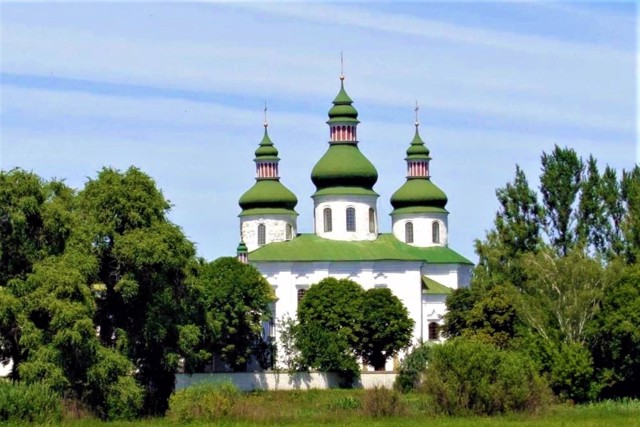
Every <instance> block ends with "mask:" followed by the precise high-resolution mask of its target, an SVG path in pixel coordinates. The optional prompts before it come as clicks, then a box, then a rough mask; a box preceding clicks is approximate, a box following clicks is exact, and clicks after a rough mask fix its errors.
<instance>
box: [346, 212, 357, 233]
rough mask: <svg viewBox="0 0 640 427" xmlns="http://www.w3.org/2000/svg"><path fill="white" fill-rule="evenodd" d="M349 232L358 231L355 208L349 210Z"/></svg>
mask: <svg viewBox="0 0 640 427" xmlns="http://www.w3.org/2000/svg"><path fill="white" fill-rule="evenodd" d="M347 231H356V210H355V208H347Z"/></svg>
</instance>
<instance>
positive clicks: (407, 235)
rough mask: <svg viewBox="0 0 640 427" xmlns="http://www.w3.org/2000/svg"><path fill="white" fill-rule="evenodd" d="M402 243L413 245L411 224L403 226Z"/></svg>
mask: <svg viewBox="0 0 640 427" xmlns="http://www.w3.org/2000/svg"><path fill="white" fill-rule="evenodd" d="M404 241H405V242H407V243H413V223H412V222H407V223H405V224H404Z"/></svg>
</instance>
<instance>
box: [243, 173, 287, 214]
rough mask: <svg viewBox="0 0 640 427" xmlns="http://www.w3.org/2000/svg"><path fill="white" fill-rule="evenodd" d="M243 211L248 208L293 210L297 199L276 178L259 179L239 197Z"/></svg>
mask: <svg viewBox="0 0 640 427" xmlns="http://www.w3.org/2000/svg"><path fill="white" fill-rule="evenodd" d="M239 204H240V207H241V208H242V210H243V211H246V210H249V209H286V210H289V211H293V209H294V208H295V207H296V205H297V204H298V199H297V197H296V195H295V194H293V193H292V192H291V191H290V190H289V189H288V188H287V187H285V186H284V185H282V183H280V181H279V180H277V179H260V180H258V181H256V183H255V184H254V185H253V187H251V188H250V189H249V190H247V192H246V193H244V194H243V195H242V197H240V201H239Z"/></svg>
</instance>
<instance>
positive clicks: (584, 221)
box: [576, 156, 609, 254]
mask: <svg viewBox="0 0 640 427" xmlns="http://www.w3.org/2000/svg"><path fill="white" fill-rule="evenodd" d="M584 175H585V176H584V177H583V179H582V180H581V183H580V196H579V203H578V212H577V217H578V218H577V225H576V235H577V239H578V242H579V243H580V245H581V246H583V247H585V249H587V250H588V249H589V248H591V249H592V250H593V251H594V252H595V253H597V254H605V253H606V252H607V250H608V247H607V246H608V245H607V236H608V234H609V233H608V230H607V229H608V227H609V221H608V220H607V217H606V215H605V209H606V208H605V202H604V198H603V197H602V196H603V188H602V187H603V179H602V178H601V176H600V173H599V171H598V164H597V162H596V159H595V158H593V156H589V160H588V161H587V164H586V168H585V174H584Z"/></svg>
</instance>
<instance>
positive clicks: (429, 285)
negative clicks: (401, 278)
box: [422, 276, 453, 295]
mask: <svg viewBox="0 0 640 427" xmlns="http://www.w3.org/2000/svg"><path fill="white" fill-rule="evenodd" d="M452 291H453V290H452V289H451V288H450V287H448V286H445V285H443V284H442V283H438V282H436V281H435V280H433V279H431V278H429V277H427V276H422V293H423V294H427V295H449V294H450V293H451V292H452Z"/></svg>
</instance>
